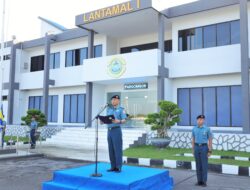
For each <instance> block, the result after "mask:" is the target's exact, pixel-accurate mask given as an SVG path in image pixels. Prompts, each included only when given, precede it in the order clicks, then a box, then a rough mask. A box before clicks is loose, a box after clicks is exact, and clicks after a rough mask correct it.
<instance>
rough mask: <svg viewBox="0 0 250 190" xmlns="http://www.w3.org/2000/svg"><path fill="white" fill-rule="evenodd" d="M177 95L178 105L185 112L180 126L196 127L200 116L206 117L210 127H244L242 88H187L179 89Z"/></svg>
mask: <svg viewBox="0 0 250 190" xmlns="http://www.w3.org/2000/svg"><path fill="white" fill-rule="evenodd" d="M177 93H178V105H179V107H180V108H181V109H182V110H183V113H182V114H181V121H180V122H179V125H182V126H189V125H195V124H196V116H197V115H199V114H204V115H205V116H206V123H207V124H208V125H209V126H220V127H230V126H233V127H239V126H241V125H242V120H241V114H242V110H241V108H242V101H241V86H225V87H207V88H186V89H178V92H177ZM190 118H191V120H190Z"/></svg>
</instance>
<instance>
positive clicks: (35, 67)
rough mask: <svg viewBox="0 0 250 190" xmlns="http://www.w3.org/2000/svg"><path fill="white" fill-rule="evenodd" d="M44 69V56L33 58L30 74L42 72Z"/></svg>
mask: <svg viewBox="0 0 250 190" xmlns="http://www.w3.org/2000/svg"><path fill="white" fill-rule="evenodd" d="M43 69H44V55H39V56H35V57H31V64H30V72H35V71H42V70H43Z"/></svg>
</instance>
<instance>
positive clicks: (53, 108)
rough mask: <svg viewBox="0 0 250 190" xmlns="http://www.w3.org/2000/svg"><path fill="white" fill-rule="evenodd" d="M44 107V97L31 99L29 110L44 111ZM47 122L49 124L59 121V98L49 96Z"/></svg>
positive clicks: (31, 97) (32, 97)
mask: <svg viewBox="0 0 250 190" xmlns="http://www.w3.org/2000/svg"><path fill="white" fill-rule="evenodd" d="M42 106H43V97H42V96H30V97H29V109H36V110H42ZM47 120H48V122H57V121H58V96H49V104H48V118H47Z"/></svg>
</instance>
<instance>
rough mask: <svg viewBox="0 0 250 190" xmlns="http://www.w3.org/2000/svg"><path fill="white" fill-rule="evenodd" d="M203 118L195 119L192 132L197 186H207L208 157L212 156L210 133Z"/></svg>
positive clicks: (201, 116) (200, 116)
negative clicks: (195, 122)
mask: <svg viewBox="0 0 250 190" xmlns="http://www.w3.org/2000/svg"><path fill="white" fill-rule="evenodd" d="M204 123H205V116H204V115H199V116H198V117H197V125H196V126H195V127H194V128H193V131H192V147H193V154H194V157H195V162H196V174H197V180H198V182H197V184H196V185H198V186H203V187H206V186H207V173H208V171H207V170H208V157H209V156H211V154H212V138H213V135H212V132H211V130H210V128H209V127H207V126H206V125H205V124H204Z"/></svg>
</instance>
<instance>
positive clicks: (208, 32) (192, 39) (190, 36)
mask: <svg viewBox="0 0 250 190" xmlns="http://www.w3.org/2000/svg"><path fill="white" fill-rule="evenodd" d="M178 39H179V42H178V45H179V48H178V49H179V51H188V50H193V49H200V48H209V47H216V46H223V45H230V44H237V43H240V22H239V20H236V21H230V22H224V23H218V24H214V25H209V26H202V27H198V28H191V29H186V30H180V31H179V33H178Z"/></svg>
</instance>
